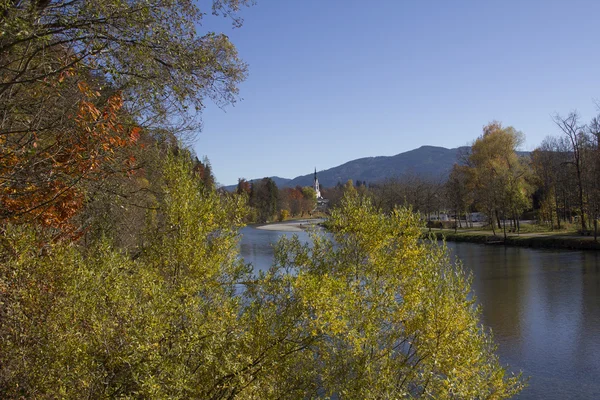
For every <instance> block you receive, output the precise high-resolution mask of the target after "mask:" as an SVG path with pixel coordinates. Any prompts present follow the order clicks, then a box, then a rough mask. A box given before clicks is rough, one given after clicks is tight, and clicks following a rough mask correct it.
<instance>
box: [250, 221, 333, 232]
mask: <svg viewBox="0 0 600 400" xmlns="http://www.w3.org/2000/svg"><path fill="white" fill-rule="evenodd" d="M321 222H323V219H322V218H307V219H301V220H293V221H283V222H271V223H267V224H258V225H249V226H252V227H254V228H256V229H260V230H265V231H279V232H303V231H305V230H307V229H309V228H311V227H314V226H317V225H318V224H319V223H321Z"/></svg>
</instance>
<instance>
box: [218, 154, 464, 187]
mask: <svg viewBox="0 0 600 400" xmlns="http://www.w3.org/2000/svg"><path fill="white" fill-rule="evenodd" d="M467 149H468V147H457V148H453V149H447V148H445V147H438V146H421V147H419V148H418V149H414V150H410V151H406V152H404V153H399V154H396V155H394V156H377V157H364V158H359V159H356V160H352V161H348V162H346V163H344V164H342V165H339V166H337V167H333V168H329V169H327V170H324V171H318V177H319V182H320V183H321V185H323V186H326V187H330V186H335V185H336V184H337V183H338V182H341V183H345V182H346V181H348V180H349V179H351V180H353V181H357V180H359V181H366V182H376V181H381V180H383V179H385V178H392V177H398V176H402V175H405V174H415V175H419V176H427V177H440V178H443V179H445V178H446V177H447V176H448V173H449V172H450V170H451V169H452V166H453V165H454V163H456V162H457V161H458V155H459V152H460V151H461V150H463V151H466V150H467ZM273 179H274V178H273ZM278 179H279V180H277V181H276V183H277V185H278V186H283V187H295V186H311V185H312V183H313V173H309V174H306V175H302V176H297V177H295V178H293V179H291V180H287V181H286V180H284V179H282V178H278ZM280 182H281V183H282V184H281V185H280ZM235 187H236V186H235V185H231V186H226V187H225V188H226V189H228V190H234V189H235Z"/></svg>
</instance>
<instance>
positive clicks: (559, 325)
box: [241, 227, 600, 399]
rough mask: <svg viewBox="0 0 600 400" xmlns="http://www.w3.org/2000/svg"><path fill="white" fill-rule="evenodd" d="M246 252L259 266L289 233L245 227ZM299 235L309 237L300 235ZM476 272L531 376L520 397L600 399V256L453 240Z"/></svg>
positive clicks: (506, 350) (511, 349)
mask: <svg viewBox="0 0 600 400" xmlns="http://www.w3.org/2000/svg"><path fill="white" fill-rule="evenodd" d="M242 235H243V236H242V240H241V252H242V256H243V257H244V258H245V260H246V262H251V263H252V264H253V265H254V266H255V267H256V268H259V269H265V268H268V267H269V266H270V264H271V262H272V257H273V248H272V243H274V242H276V241H277V239H278V238H279V236H281V235H287V236H292V234H291V233H283V232H277V231H265V230H258V229H254V228H252V227H247V228H244V229H243V230H242ZM299 236H300V239H302V240H308V235H307V234H306V233H304V232H300V233H299ZM448 247H449V248H450V250H451V251H452V252H453V253H454V254H455V255H456V256H458V257H459V258H460V259H461V260H462V262H463V264H464V266H465V268H467V269H469V270H472V271H473V275H474V276H473V290H474V292H475V295H476V296H477V299H478V302H479V303H480V304H481V305H482V306H483V315H482V320H483V323H484V324H485V325H486V326H488V327H490V328H492V329H493V331H494V336H495V339H496V342H497V343H498V354H499V356H500V361H501V362H502V363H503V364H509V365H510V367H511V369H512V370H513V371H516V372H518V371H520V370H521V371H523V374H524V375H525V376H529V377H531V379H530V381H529V386H528V388H527V389H525V390H524V391H523V392H522V393H521V395H519V396H518V398H519V399H600V254H599V253H597V252H578V251H560V252H558V251H550V250H535V249H527V248H516V247H514V248H505V247H502V246H485V245H478V244H471V243H449V244H448Z"/></svg>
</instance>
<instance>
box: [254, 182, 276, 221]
mask: <svg viewBox="0 0 600 400" xmlns="http://www.w3.org/2000/svg"><path fill="white" fill-rule="evenodd" d="M250 206H251V207H254V208H255V209H256V211H257V217H258V222H262V223H265V222H267V221H269V220H271V219H272V218H273V217H274V216H275V215H277V211H278V209H279V189H278V188H277V184H276V183H275V182H274V181H273V179H271V178H263V179H261V180H260V181H258V182H255V183H253V184H252V193H251V196H250Z"/></svg>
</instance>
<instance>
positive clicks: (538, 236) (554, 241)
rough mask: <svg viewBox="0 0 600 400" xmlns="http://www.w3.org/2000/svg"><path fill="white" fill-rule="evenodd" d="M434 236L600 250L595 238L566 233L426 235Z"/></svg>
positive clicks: (437, 232) (438, 232)
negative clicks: (505, 235)
mask: <svg viewBox="0 0 600 400" xmlns="http://www.w3.org/2000/svg"><path fill="white" fill-rule="evenodd" d="M430 233H431V234H432V235H433V236H434V237H435V238H437V239H438V240H441V239H442V238H444V239H445V240H446V241H448V242H468V243H479V244H489V245H504V246H518V247H531V248H538V249H569V250H600V243H599V242H596V241H594V237H593V236H592V237H590V236H580V235H576V234H566V233H556V234H555V233H551V232H548V233H539V232H536V233H522V234H514V233H512V234H510V235H508V236H507V237H506V239H505V238H504V236H503V235H496V236H494V234H493V233H492V232H487V231H463V232H460V231H459V232H456V233H455V232H454V230H449V229H448V230H445V229H444V230H432V231H431V232H429V231H428V232H426V233H425V234H430Z"/></svg>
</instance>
